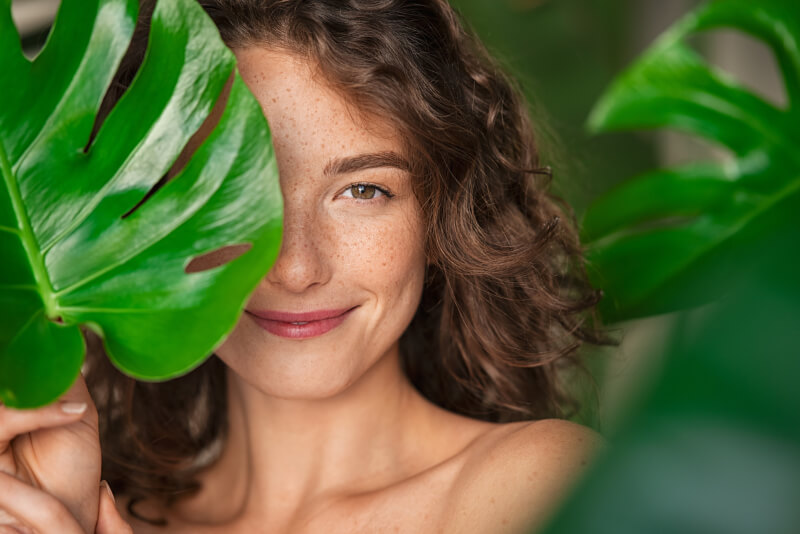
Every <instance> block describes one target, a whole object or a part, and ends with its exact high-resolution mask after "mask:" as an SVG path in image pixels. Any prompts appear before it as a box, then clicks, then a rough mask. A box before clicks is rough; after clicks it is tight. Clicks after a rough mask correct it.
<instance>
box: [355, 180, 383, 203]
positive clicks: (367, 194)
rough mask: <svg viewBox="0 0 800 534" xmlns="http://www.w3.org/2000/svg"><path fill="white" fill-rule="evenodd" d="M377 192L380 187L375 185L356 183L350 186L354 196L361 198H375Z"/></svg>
mask: <svg viewBox="0 0 800 534" xmlns="http://www.w3.org/2000/svg"><path fill="white" fill-rule="evenodd" d="M377 192H378V188H377V187H375V186H374V185H367V184H356V185H352V186H350V194H352V195H353V198H358V199H361V200H369V199H371V198H375V193H377Z"/></svg>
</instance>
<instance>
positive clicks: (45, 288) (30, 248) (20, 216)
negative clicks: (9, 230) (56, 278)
mask: <svg viewBox="0 0 800 534" xmlns="http://www.w3.org/2000/svg"><path fill="white" fill-rule="evenodd" d="M0 173H2V175H3V179H4V180H5V182H6V188H7V189H8V194H9V197H10V199H11V206H12V207H13V209H14V214H15V215H16V216H17V221H19V224H20V228H19V230H18V231H17V232H16V233H18V235H19V237H20V240H21V241H22V246H23V248H24V249H25V252H26V253H27V254H28V259H29V261H30V264H31V268H32V269H33V276H34V279H35V280H36V285H37V289H38V290H39V294H40V295H41V297H42V301H43V302H44V309H45V313H46V315H47V317H51V318H52V317H56V316H57V315H58V313H57V311H56V310H57V308H58V306H57V304H56V300H55V298H54V295H53V286H52V284H51V283H50V277H49V276H48V275H47V269H46V268H45V265H44V258H43V257H42V254H41V252H40V251H39V244H38V243H37V242H36V237H35V236H34V234H33V228H32V227H31V222H30V219H28V214H27V212H26V211H25V206H24V205H23V203H22V194H21V193H20V190H19V185H18V184H17V181H16V180H15V179H14V173H13V172H12V170H11V164H10V163H9V161H8V155H7V154H6V151H5V147H3V144H2V143H0Z"/></svg>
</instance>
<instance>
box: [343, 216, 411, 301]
mask: <svg viewBox="0 0 800 534" xmlns="http://www.w3.org/2000/svg"><path fill="white" fill-rule="evenodd" d="M409 211H411V210H408V209H406V210H399V209H398V210H396V211H394V212H392V213H389V214H387V215H386V216H378V217H363V218H361V217H349V218H348V217H340V218H338V219H337V220H333V221H332V223H331V228H330V231H331V232H332V234H333V236H332V237H331V238H330V240H331V241H332V242H335V243H336V244H337V245H336V247H335V248H336V252H335V257H334V258H332V260H333V261H334V263H335V265H336V269H337V271H338V273H337V274H338V275H339V276H340V277H341V279H342V280H349V281H350V283H351V284H355V285H358V286H361V287H362V288H364V289H366V290H367V291H369V292H372V293H374V294H375V295H376V296H377V297H379V299H380V300H382V301H395V300H398V299H403V300H408V298H409V296H408V295H407V294H406V293H412V294H416V293H420V292H421V290H422V282H423V278H424V273H425V257H424V252H423V233H422V225H421V223H420V221H419V216H418V215H417V214H416V212H415V211H414V212H413V216H409V214H408V212H409ZM414 298H417V299H418V295H417V296H416V297H414Z"/></svg>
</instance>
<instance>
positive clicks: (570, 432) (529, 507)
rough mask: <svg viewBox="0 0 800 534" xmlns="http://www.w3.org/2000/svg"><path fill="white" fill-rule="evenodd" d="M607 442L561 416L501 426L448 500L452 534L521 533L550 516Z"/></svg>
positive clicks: (474, 454) (482, 444)
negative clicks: (458, 533)
mask: <svg viewBox="0 0 800 534" xmlns="http://www.w3.org/2000/svg"><path fill="white" fill-rule="evenodd" d="M602 445H603V439H602V438H601V437H600V436H599V435H598V434H597V433H595V432H594V431H592V430H590V429H588V428H586V427H583V426H581V425H578V424H575V423H571V422H569V421H564V420H559V419H545V420H541V421H533V422H522V423H510V424H505V425H499V426H498V427H497V428H495V429H494V430H492V431H491V432H487V435H486V436H484V437H483V438H481V439H480V440H478V441H476V443H475V445H474V447H473V450H472V451H470V457H469V459H468V460H467V461H466V462H465V463H464V466H463V468H462V470H461V473H460V474H459V476H458V478H457V479H456V481H455V483H454V487H453V492H452V495H451V498H450V499H448V506H447V511H446V513H445V519H446V522H447V524H448V532H470V533H478V532H493V533H495V532H496V533H501V532H508V533H518V532H521V531H523V530H524V529H525V527H526V526H528V525H537V524H540V523H541V522H542V521H544V520H545V519H547V517H548V515H549V514H550V513H551V512H552V511H553V507H554V505H557V504H558V502H559V501H560V499H561V498H562V497H563V496H564V494H565V493H566V491H567V490H568V489H569V488H570V486H571V485H572V483H573V482H574V481H575V480H576V479H577V478H578V477H579V475H580V473H581V472H582V471H583V470H584V468H585V467H586V466H587V465H588V464H589V462H590V460H591V458H592V457H593V456H594V455H595V454H596V453H597V451H598V449H600V448H601V447H602Z"/></svg>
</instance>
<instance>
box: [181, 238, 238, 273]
mask: <svg viewBox="0 0 800 534" xmlns="http://www.w3.org/2000/svg"><path fill="white" fill-rule="evenodd" d="M251 248H253V245H252V244H250V243H241V244H238V245H226V246H224V247H220V248H218V249H216V250H212V251H211V252H207V253H205V254H201V255H200V256H195V257H194V258H192V260H191V261H190V262H189V263H188V264H187V265H186V268H185V269H184V272H185V273H186V274H191V273H200V272H203V271H210V270H211V269H216V268H217V267H219V266H221V265H225V264H226V263H230V262H232V261H233V260H235V259H237V258H239V257H240V256H241V255H242V254H244V253H245V252H247V251H248V250H250V249H251Z"/></svg>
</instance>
